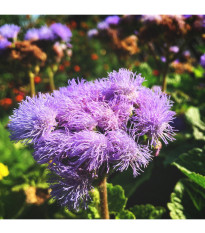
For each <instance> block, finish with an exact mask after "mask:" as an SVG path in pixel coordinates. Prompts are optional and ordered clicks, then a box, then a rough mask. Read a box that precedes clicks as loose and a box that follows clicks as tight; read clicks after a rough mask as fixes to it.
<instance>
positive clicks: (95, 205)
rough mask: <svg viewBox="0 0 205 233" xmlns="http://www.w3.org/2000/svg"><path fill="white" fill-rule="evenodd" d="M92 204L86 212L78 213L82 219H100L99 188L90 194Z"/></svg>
mask: <svg viewBox="0 0 205 233" xmlns="http://www.w3.org/2000/svg"><path fill="white" fill-rule="evenodd" d="M89 193H90V197H91V199H92V202H91V203H90V204H89V205H88V208H87V209H86V210H81V211H80V212H78V216H79V217H80V218H86V219H100V194H99V191H98V189H97V188H94V189H92V190H91V191H90V192H89Z"/></svg>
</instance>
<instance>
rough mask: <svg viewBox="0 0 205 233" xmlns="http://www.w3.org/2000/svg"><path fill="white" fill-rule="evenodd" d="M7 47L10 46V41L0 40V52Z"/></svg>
mask: <svg viewBox="0 0 205 233" xmlns="http://www.w3.org/2000/svg"><path fill="white" fill-rule="evenodd" d="M9 45H11V42H10V41H8V40H7V39H5V38H0V50H4V49H6V48H7V47H8V46H9Z"/></svg>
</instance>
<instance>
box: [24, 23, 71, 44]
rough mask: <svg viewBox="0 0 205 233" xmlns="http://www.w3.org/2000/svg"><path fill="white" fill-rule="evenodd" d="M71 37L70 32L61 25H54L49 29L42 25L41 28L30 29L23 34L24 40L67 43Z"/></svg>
mask: <svg viewBox="0 0 205 233" xmlns="http://www.w3.org/2000/svg"><path fill="white" fill-rule="evenodd" d="M71 36H72V32H71V30H70V29H69V28H68V27H67V26H66V25H63V24H61V23H54V24H52V25H51V26H50V27H48V26H46V25H44V26H42V27H41V28H38V29H37V28H31V29H29V30H28V31H27V32H26V34H25V37H24V38H25V40H54V39H58V38H59V39H60V40H62V41H64V42H69V41H70V38H71Z"/></svg>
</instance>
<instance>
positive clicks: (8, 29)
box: [0, 24, 21, 39]
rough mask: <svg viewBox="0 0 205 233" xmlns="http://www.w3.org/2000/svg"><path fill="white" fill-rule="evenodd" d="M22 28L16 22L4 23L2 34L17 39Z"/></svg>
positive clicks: (0, 28) (0, 32)
mask: <svg viewBox="0 0 205 233" xmlns="http://www.w3.org/2000/svg"><path fill="white" fill-rule="evenodd" d="M20 29H21V28H20V27H19V26H17V25H14V24H4V25H3V26H1V27H0V35H2V36H3V37H5V38H7V39H16V38H17V36H18V33H19V31H20Z"/></svg>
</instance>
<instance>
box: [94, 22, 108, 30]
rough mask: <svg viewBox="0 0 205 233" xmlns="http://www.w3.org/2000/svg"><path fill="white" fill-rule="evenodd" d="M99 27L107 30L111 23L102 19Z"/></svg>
mask: <svg viewBox="0 0 205 233" xmlns="http://www.w3.org/2000/svg"><path fill="white" fill-rule="evenodd" d="M97 28H98V29H99V30H106V29H108V28H109V24H108V23H107V22H104V21H102V22H99V23H98V25H97Z"/></svg>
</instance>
